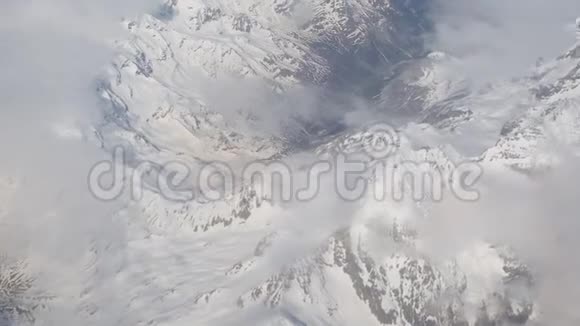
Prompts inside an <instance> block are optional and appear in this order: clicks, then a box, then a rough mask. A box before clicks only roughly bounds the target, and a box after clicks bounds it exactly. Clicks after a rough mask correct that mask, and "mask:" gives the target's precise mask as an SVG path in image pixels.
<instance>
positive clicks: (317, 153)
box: [0, 0, 580, 326]
mask: <svg viewBox="0 0 580 326" xmlns="http://www.w3.org/2000/svg"><path fill="white" fill-rule="evenodd" d="M425 6H426V4H425V1H422V0H408V1H404V0H350V1H344V0H274V1H261V0H228V1H226V0H201V1H200V0H168V1H167V2H166V3H165V4H164V5H163V6H162V7H161V8H159V10H158V11H157V12H155V13H154V14H150V15H145V16H143V17H138V18H134V19H125V20H124V21H123V24H124V27H125V28H126V29H127V30H128V31H129V37H128V39H124V40H119V41H117V43H116V44H115V46H116V48H117V50H118V55H117V56H116V57H115V58H114V60H113V62H112V63H111V65H110V66H109V67H107V69H106V70H105V71H104V72H103V74H102V75H101V78H100V80H99V82H98V85H97V92H98V95H99V98H100V99H101V107H102V110H103V119H102V121H101V122H100V123H99V124H97V125H95V126H94V130H91V132H92V133H93V135H91V137H92V140H94V141H95V142H97V143H98V144H99V145H100V146H101V147H102V148H104V149H105V150H107V151H113V149H114V148H115V147H116V146H123V148H124V149H125V151H126V152H127V154H128V155H127V158H128V160H127V162H126V163H127V165H128V168H129V169H131V168H135V167H136V166H137V165H138V164H139V162H142V161H150V162H153V163H156V164H160V165H161V164H164V163H167V162H171V161H179V162H183V163H185V164H187V165H188V166H190V167H191V168H192V169H194V170H195V169H199V168H201V167H202V166H204V164H207V163H208V162H213V161H222V162H227V163H229V164H230V165H231V166H233V167H235V168H236V169H237V168H241V167H243V166H244V164H246V163H249V162H253V161H256V160H260V161H264V162H270V161H274V160H288V162H296V160H297V159H296V157H297V156H300V160H299V162H300V164H303V165H308V164H310V163H312V162H314V161H315V160H318V159H319V158H323V157H325V155H326V156H328V155H333V154H336V153H347V154H357V153H360V152H361V150H364V148H365V147H366V146H368V144H369V142H372V140H373V137H374V135H373V134H372V132H369V129H368V128H366V126H365V125H366V124H363V123H358V124H357V123H352V122H349V121H350V120H351V119H350V118H349V117H351V116H352V114H353V112H355V113H356V112H357V111H356V110H357V109H358V108H357V107H354V105H356V103H359V104H360V103H363V106H364V110H361V112H362V111H364V114H365V115H370V116H372V119H373V120H377V121H384V120H385V119H387V122H389V123H391V124H392V125H393V126H394V128H395V129H396V130H397V132H398V134H399V137H400V139H399V142H398V143H397V153H396V155H395V156H390V157H388V158H372V157H371V158H368V161H369V163H371V164H375V165H376V164H378V163H381V161H382V160H387V159H389V160H392V159H393V157H394V158H395V159H396V160H398V161H397V162H399V163H400V162H405V161H412V162H427V163H429V167H430V168H431V169H433V171H443V172H444V173H445V175H448V174H450V173H451V172H450V171H451V170H452V169H453V167H454V166H456V164H458V163H460V162H466V161H467V162H472V163H477V164H479V165H480V166H482V167H483V168H484V169H486V168H489V169H494V171H495V170H497V169H500V170H501V171H502V173H506V174H509V173H517V174H519V173H520V172H522V171H525V172H526V173H529V174H533V173H535V172H537V171H538V170H545V169H547V168H550V167H551V166H553V165H554V164H556V163H557V159H558V157H559V156H560V155H561V152H562V151H565V152H566V153H568V155H573V156H574V155H577V154H578V152H577V150H578V149H579V146H578V145H580V131H579V130H580V112H578V110H579V108H580V106H579V105H578V104H580V103H579V101H580V47H575V48H573V49H571V50H570V51H569V52H567V53H566V54H564V55H563V56H561V57H559V58H555V59H553V60H549V61H547V62H545V63H541V64H538V66H537V67H536V68H535V69H533V70H532V71H531V72H530V74H529V76H528V77H525V78H521V79H517V80H510V81H504V82H501V83H499V82H498V83H496V84H492V85H489V86H488V87H486V88H483V89H477V90H474V89H473V88H471V87H470V84H469V82H468V81H467V80H466V79H465V78H462V77H460V76H457V74H455V73H454V72H453V70H452V69H453V65H454V62H455V60H457V59H456V58H453V57H451V56H450V55H447V54H444V53H440V52H433V53H426V52H425V49H424V46H423V44H422V33H424V32H425V31H426V30H427V29H428V28H429V22H428V19H427V18H426V16H425V15H424V14H425V12H424V11H425V10H427V9H426V7H425ZM345 99H349V100H348V101H347V100H345ZM353 99H354V100H353ZM361 114H362V113H361ZM369 122H372V121H369ZM554 144H557V146H556V145H554ZM564 148H565V150H564ZM569 148H572V149H573V150H572V151H570V150H568V149H569ZM301 155H303V156H306V157H307V160H306V162H304V161H303V159H302V156H301ZM288 164H293V163H288ZM236 171H237V170H236ZM372 172H373V171H370V173H371V174H370V175H369V179H370V180H373V182H378V181H377V180H374V179H373V175H372ZM239 181H240V183H241V184H240V185H239V187H237V188H236V192H235V193H234V194H233V195H232V196H228V197H227V198H226V199H223V200H220V201H204V200H199V199H195V200H190V201H172V200H170V199H168V198H165V197H163V196H162V195H160V194H159V193H158V192H157V191H155V189H146V190H145V191H144V193H143V195H142V198H140V199H139V200H136V201H130V202H129V203H128V204H127V205H126V207H124V208H123V209H122V210H120V211H119V212H117V213H116V215H115V217H114V218H115V221H116V222H117V223H119V224H122V225H123V226H124V227H126V228H127V230H128V231H127V234H126V235H125V237H126V239H124V240H125V241H126V243H124V244H123V245H119V244H117V243H115V244H109V243H100V242H98V241H97V240H95V248H94V251H93V252H91V253H88V254H87V257H86V260H87V261H86V262H83V264H82V270H83V273H86V275H88V276H87V277H86V279H85V280H84V282H85V283H83V288H82V289H80V291H79V293H78V296H77V297H75V298H74V301H75V302H74V304H75V305H76V306H75V307H74V309H73V310H75V312H76V313H78V315H79V316H81V317H80V319H81V320H84V321H86V322H87V325H93V324H95V325H98V324H99V322H100V321H102V320H107V322H108V323H109V324H111V325H192V324H195V325H230V324H232V325H233V324H235V325H287V326H291V325H293V326H294V325H357V324H362V325H410V326H435V325H454V326H463V325H465V326H468V325H473V326H485V325H490V326H491V325H526V324H531V323H533V322H535V321H536V320H537V318H539V316H540V315H541V311H542V307H541V306H539V305H538V303H537V302H536V301H535V298H534V274H533V271H532V270H530V268H529V267H527V266H526V265H525V264H524V263H523V262H522V261H520V260H519V258H518V256H517V254H515V253H514V252H513V250H512V248H508V247H507V246H504V244H501V243H486V242H484V241H482V242H478V243H475V244H473V245H472V246H470V247H467V248H462V249H463V250H461V251H460V253H459V254H457V255H455V256H453V257H451V258H450V257H445V259H437V258H434V257H430V256H429V255H428V254H426V251H425V248H424V246H425V243H424V241H423V239H422V233H421V228H420V227H418V225H420V224H421V223H423V221H424V220H425V219H429V216H430V212H431V210H432V206H431V203H429V202H428V201H426V202H421V201H414V200H404V201H400V202H398V201H391V200H384V201H377V200H373V198H371V195H368V196H365V197H363V198H362V199H361V200H360V201H358V202H356V203H342V202H340V201H339V199H337V198H329V196H327V195H328V194H327V192H332V191H331V190H330V189H324V190H323V191H322V192H323V193H324V194H322V195H321V196H320V198H318V197H317V198H316V199H315V200H313V201H311V202H308V203H301V202H298V203H280V202H276V201H271V200H267V199H266V198H262V197H261V196H260V195H259V193H258V192H257V190H256V189H254V187H253V185H252V184H251V183H250V182H249V181H248V180H243V179H241V178H240V180H239ZM16 186H17V181H15V180H12V179H6V181H4V179H0V199H1V198H4V197H6V198H8V197H9V196H10V195H11V191H13V190H12V189H13V188H14V187H16ZM330 197H332V195H330ZM1 216H2V207H0V217H1ZM117 247H122V248H123V254H120V253H119V252H116V251H115V250H116V249H118V248H117ZM121 256H122V257H121ZM19 263H20V262H16V263H15V266H17V265H18V264H19ZM103 264H104V265H106V266H107V268H104V269H103V268H102V266H103ZM2 266H3V265H2V260H1V259H0V267H2ZM10 266H11V265H10ZM10 268H11V267H10ZM10 268H8V269H7V270H6V271H5V270H4V269H2V268H0V290H2V291H3V290H4V289H5V288H7V287H4V286H3V285H2V284H3V282H6V283H11V280H13V279H14V278H15V279H17V280H18V281H19V282H20V283H19V282H16V284H17V285H18V286H20V288H18V289H16V290H18V291H21V292H26V290H27V287H28V286H29V283H28V282H29V281H28V279H26V278H25V276H20V274H18V273H14V272H13V270H16V269H17V268H14V269H10ZM5 275H8V276H5ZM83 276H85V275H84V274H83ZM89 276H95V278H91V277H89ZM96 276H98V278H97V277H96ZM31 282H32V281H31ZM13 283H14V282H12V284H13ZM21 283H22V285H20V284H21ZM105 284H106V285H105ZM103 286H111V287H115V288H116V289H117V292H118V293H122V294H123V295H122V296H119V295H112V294H109V293H108V292H106V291H105V292H106V293H105V294H103V293H101V291H103V290H102V289H101V288H102V287H103ZM18 294H19V296H20V292H19V293H18ZM9 295H10V293H8V294H5V293H3V292H1V291H0V315H3V314H4V312H5V311H7V313H9V314H10V315H11V316H12V315H21V316H24V317H25V318H24V319H27V320H33V319H34V318H31V314H34V313H33V312H34V311H38V312H35V313H36V314H38V316H42V315H43V312H42V311H46V310H49V309H50V301H51V300H53V299H54V298H53V297H50V296H46V298H45V297H44V296H38V298H41V299H42V300H41V303H38V301H35V300H28V297H26V296H24V297H25V299H26V300H25V299H23V300H21V301H19V302H17V305H18V308H17V309H13V308H12V307H13V306H14V303H13V302H7V301H6V300H4V298H5V297H8V296H9ZM19 298H20V297H19ZM55 300H58V298H57V299H55ZM69 300H71V301H73V300H72V299H70V298H69ZM29 301H33V302H32V303H30V302H29ZM7 307H11V308H10V309H12V310H10V309H9V308H7ZM9 310H10V311H9ZM105 316H106V317H105ZM1 322H2V320H1V319H0V324H1Z"/></svg>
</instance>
